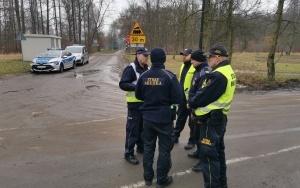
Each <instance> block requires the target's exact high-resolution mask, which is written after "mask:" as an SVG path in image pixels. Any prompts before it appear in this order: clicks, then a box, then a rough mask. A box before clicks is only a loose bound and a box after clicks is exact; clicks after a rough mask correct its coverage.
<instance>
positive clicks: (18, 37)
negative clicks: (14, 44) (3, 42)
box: [16, 31, 26, 40]
mask: <svg viewBox="0 0 300 188" xmlns="http://www.w3.org/2000/svg"><path fill="white" fill-rule="evenodd" d="M16 40H26V38H25V36H24V35H23V33H22V31H19V33H18V34H17V37H16Z"/></svg>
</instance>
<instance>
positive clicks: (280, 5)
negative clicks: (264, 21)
mask: <svg viewBox="0 0 300 188" xmlns="http://www.w3.org/2000/svg"><path fill="white" fill-rule="evenodd" d="M283 4H284V0H278V7H277V11H276V14H275V25H274V30H273V34H272V41H271V45H270V48H269V55H268V60H267V67H268V80H270V81H274V80H275V63H274V58H275V51H276V46H277V40H278V35H279V29H280V25H281V18H282V10H283Z"/></svg>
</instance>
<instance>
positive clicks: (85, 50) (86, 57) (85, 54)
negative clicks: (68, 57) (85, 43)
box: [83, 47, 89, 62]
mask: <svg viewBox="0 0 300 188" xmlns="http://www.w3.org/2000/svg"><path fill="white" fill-rule="evenodd" d="M83 57H84V61H85V62H87V61H88V60H89V55H88V51H87V48H86V47H83Z"/></svg>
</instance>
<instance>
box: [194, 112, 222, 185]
mask: <svg viewBox="0 0 300 188" xmlns="http://www.w3.org/2000/svg"><path fill="white" fill-rule="evenodd" d="M197 121H198V123H200V124H201V126H200V144H201V148H200V163H201V168H202V172H203V178H204V186H205V187H206V188H219V187H220V186H222V185H227V176H226V158H225V144H224V134H225V131H226V124H227V117H226V116H225V115H218V117H212V116H211V117H210V118H207V119H204V120H197Z"/></svg>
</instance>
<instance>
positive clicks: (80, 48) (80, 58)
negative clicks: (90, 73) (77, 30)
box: [66, 44, 89, 65]
mask: <svg viewBox="0 0 300 188" xmlns="http://www.w3.org/2000/svg"><path fill="white" fill-rule="evenodd" d="M66 50H68V51H70V52H72V54H74V55H75V56H76V63H77V64H81V65H84V64H86V63H89V54H88V51H87V48H86V46H84V45H77V44H74V45H72V46H67V47H66Z"/></svg>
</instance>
